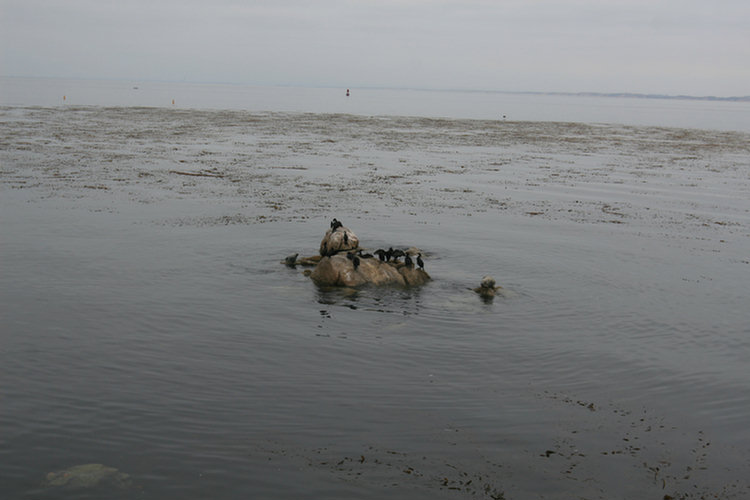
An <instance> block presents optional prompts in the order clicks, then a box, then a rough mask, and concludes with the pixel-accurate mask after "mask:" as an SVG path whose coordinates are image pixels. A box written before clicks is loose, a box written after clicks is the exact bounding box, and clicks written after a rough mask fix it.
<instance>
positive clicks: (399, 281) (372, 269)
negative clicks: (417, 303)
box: [284, 219, 431, 287]
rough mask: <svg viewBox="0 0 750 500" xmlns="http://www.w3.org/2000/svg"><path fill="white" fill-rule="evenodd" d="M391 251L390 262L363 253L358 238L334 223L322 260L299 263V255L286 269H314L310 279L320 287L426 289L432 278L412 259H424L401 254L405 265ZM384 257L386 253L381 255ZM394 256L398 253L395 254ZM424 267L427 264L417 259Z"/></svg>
mask: <svg viewBox="0 0 750 500" xmlns="http://www.w3.org/2000/svg"><path fill="white" fill-rule="evenodd" d="M391 251H392V249H389V253H388V259H387V260H386V259H384V258H383V257H382V256H381V258H378V257H374V256H373V255H372V254H369V253H363V251H362V250H361V249H360V248H359V238H358V237H357V235H356V234H354V232H353V231H352V230H351V229H349V228H348V227H345V226H344V225H343V224H342V223H341V222H339V221H338V220H336V219H333V221H332V222H331V228H330V229H328V230H327V231H326V234H325V236H324V237H323V240H322V241H321V242H320V252H319V253H320V256H319V257H318V256H315V257H306V258H302V259H299V260H297V255H296V254H295V255H290V256H289V257H287V258H286V259H285V261H284V263H285V264H286V265H287V266H290V267H294V266H295V265H298V264H299V265H315V269H313V270H312V271H311V272H310V273H309V276H310V278H311V279H312V280H313V281H314V282H315V283H317V284H318V285H320V286H345V287H358V286H363V285H375V286H382V285H401V286H413V285H423V284H425V283H427V282H428V281H429V280H430V279H431V278H430V275H429V274H427V273H426V272H425V271H424V269H422V268H421V267H420V268H416V267H415V265H414V261H413V260H412V259H411V258H410V257H407V256H409V255H411V256H414V257H415V258H416V257H417V255H419V256H421V252H419V251H418V250H417V249H413V248H410V249H408V250H406V252H404V251H400V255H401V256H404V261H403V262H399V261H398V258H397V257H395V256H394V258H393V260H391V253H390V252H391ZM381 252H383V253H385V252H384V251H381ZM393 253H394V255H395V254H396V252H393ZM418 262H419V264H420V265H421V266H423V265H424V263H423V262H422V260H421V257H420V258H419V259H418Z"/></svg>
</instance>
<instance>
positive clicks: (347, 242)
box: [344, 233, 349, 245]
mask: <svg viewBox="0 0 750 500" xmlns="http://www.w3.org/2000/svg"><path fill="white" fill-rule="evenodd" d="M348 244H349V235H348V234H346V233H344V245H348Z"/></svg>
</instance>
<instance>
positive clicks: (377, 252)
mask: <svg viewBox="0 0 750 500" xmlns="http://www.w3.org/2000/svg"><path fill="white" fill-rule="evenodd" d="M385 254H386V252H385V250H383V249H382V248H378V249H377V250H375V255H377V256H378V258H380V261H381V262H385Z"/></svg>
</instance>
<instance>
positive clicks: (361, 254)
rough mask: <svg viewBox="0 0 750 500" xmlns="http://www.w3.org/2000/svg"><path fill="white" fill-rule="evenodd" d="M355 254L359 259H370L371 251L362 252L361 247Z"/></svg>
mask: <svg viewBox="0 0 750 500" xmlns="http://www.w3.org/2000/svg"><path fill="white" fill-rule="evenodd" d="M357 256H358V257H359V258H361V259H372V254H371V253H362V249H361V248H360V249H359V251H358V252H357Z"/></svg>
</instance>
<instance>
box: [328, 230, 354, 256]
mask: <svg viewBox="0 0 750 500" xmlns="http://www.w3.org/2000/svg"><path fill="white" fill-rule="evenodd" d="M357 247H359V238H357V235H356V234H354V232H353V231H352V230H351V229H349V228H348V227H344V226H338V227H336V228H335V229H329V230H328V231H326V234H325V236H323V240H322V241H321V242H320V255H322V256H324V257H325V256H327V255H333V254H335V253H336V252H345V251H347V250H354V249H356V248H357Z"/></svg>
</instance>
